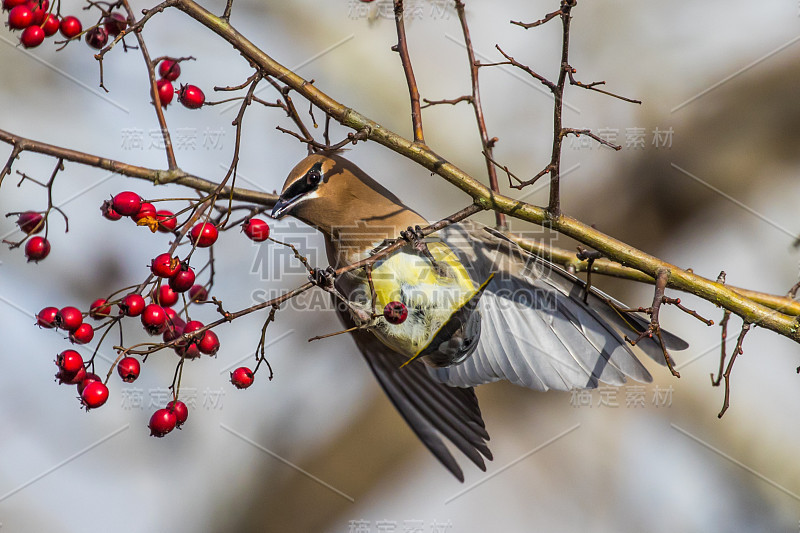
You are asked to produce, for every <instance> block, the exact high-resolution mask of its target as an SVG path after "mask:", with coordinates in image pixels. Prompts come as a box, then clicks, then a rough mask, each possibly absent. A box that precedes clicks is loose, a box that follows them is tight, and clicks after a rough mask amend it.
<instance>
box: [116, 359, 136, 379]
mask: <svg viewBox="0 0 800 533" xmlns="http://www.w3.org/2000/svg"><path fill="white" fill-rule="evenodd" d="M140 370H141V365H139V360H138V359H136V358H135V357H123V358H122V359H120V361H119V363H117V372H119V377H121V378H122V381H124V382H125V383H133V382H134V381H136V378H138V377H139V371H140Z"/></svg>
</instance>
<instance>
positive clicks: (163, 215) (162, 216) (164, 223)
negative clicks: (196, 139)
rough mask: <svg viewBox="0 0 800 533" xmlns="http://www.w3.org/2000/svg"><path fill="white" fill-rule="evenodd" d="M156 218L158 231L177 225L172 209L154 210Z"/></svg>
mask: <svg viewBox="0 0 800 533" xmlns="http://www.w3.org/2000/svg"><path fill="white" fill-rule="evenodd" d="M161 103H162V104H163V103H164V101H163V100H162V101H161ZM156 219H157V220H158V231H160V232H162V233H170V232H172V231H175V228H177V227H178V219H177V218H175V213H173V212H172V211H167V210H166V209H161V210H159V211H156Z"/></svg>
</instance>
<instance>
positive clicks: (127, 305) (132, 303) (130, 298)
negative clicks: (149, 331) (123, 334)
mask: <svg viewBox="0 0 800 533" xmlns="http://www.w3.org/2000/svg"><path fill="white" fill-rule="evenodd" d="M144 307H145V304H144V298H142V295H141V294H136V293H133V294H129V295H127V296H126V297H124V298H123V299H122V301H121V302H120V303H119V310H120V311H122V314H123V315H126V316H139V315H141V314H142V311H144Z"/></svg>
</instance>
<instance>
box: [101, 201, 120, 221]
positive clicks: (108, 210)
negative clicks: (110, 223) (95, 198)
mask: <svg viewBox="0 0 800 533" xmlns="http://www.w3.org/2000/svg"><path fill="white" fill-rule="evenodd" d="M100 212H101V213H102V214H103V216H104V217H105V218H107V219H108V220H119V219H121V218H122V215H120V214H119V213H117V212H116V210H115V209H114V203H113V201H111V200H106V201H105V202H103V205H101V206H100Z"/></svg>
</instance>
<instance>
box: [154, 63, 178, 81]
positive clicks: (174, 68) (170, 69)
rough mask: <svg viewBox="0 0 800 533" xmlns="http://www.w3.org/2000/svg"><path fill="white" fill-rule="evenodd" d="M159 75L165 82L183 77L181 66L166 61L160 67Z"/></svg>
mask: <svg viewBox="0 0 800 533" xmlns="http://www.w3.org/2000/svg"><path fill="white" fill-rule="evenodd" d="M158 75H159V76H161V77H162V78H164V79H165V80H169V81H175V80H177V79H178V76H180V75H181V66H180V64H179V63H178V62H177V61H173V60H171V59H165V60H163V61H162V62H161V64H160V65H158Z"/></svg>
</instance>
